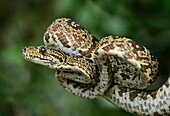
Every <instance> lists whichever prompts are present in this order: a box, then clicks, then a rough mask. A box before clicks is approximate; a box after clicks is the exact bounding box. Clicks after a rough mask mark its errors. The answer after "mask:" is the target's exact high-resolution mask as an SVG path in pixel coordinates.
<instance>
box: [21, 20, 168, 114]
mask: <svg viewBox="0 0 170 116" xmlns="http://www.w3.org/2000/svg"><path fill="white" fill-rule="evenodd" d="M43 41H44V45H39V46H28V47H24V48H23V49H22V54H23V57H24V58H25V59H26V60H28V61H30V62H33V63H37V64H41V65H44V66H47V67H49V68H51V69H54V70H56V73H55V77H56V79H57V80H58V81H59V82H60V85H61V86H62V87H64V89H65V90H67V91H68V92H70V93H72V94H74V95H76V96H79V97H83V98H88V99H95V98H98V97H103V98H104V99H106V100H108V101H109V102H111V103H112V104H114V105H116V106H118V107H120V108H122V109H124V110H125V111H127V112H130V113H133V114H136V115H151V116H157V115H168V114H170V77H169V78H168V79H167V81H166V82H165V83H164V84H163V85H162V86H161V87H160V88H158V89H156V90H148V89H147V88H148V87H149V86H150V85H151V84H152V83H153V82H154V81H155V80H156V79H157V77H158V74H159V63H158V61H157V58H156V57H155V56H154V55H153V54H152V53H151V52H150V51H149V50H148V49H147V48H146V47H144V46H142V45H140V44H138V43H137V42H135V41H133V40H132V39H129V38H126V37H120V36H113V35H109V36H106V37H104V38H102V39H100V40H98V39H97V38H96V37H95V36H93V35H92V34H91V33H90V32H89V31H87V29H86V28H84V27H83V26H81V25H79V24H78V23H76V22H75V21H73V20H71V19H69V18H59V19H56V20H55V21H54V22H53V23H52V24H51V25H50V26H49V27H48V28H47V31H46V32H45V33H44V37H43Z"/></svg>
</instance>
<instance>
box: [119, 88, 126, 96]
mask: <svg viewBox="0 0 170 116" xmlns="http://www.w3.org/2000/svg"><path fill="white" fill-rule="evenodd" d="M126 92H127V88H121V90H120V91H118V93H119V95H120V96H121V97H122V96H123V93H126Z"/></svg>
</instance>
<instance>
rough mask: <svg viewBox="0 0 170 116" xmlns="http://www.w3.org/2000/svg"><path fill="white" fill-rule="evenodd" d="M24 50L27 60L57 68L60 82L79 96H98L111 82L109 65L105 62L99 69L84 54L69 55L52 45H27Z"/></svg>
mask: <svg viewBox="0 0 170 116" xmlns="http://www.w3.org/2000/svg"><path fill="white" fill-rule="evenodd" d="M22 52H23V57H24V58H25V59H26V60H28V61H31V62H34V63H37V64H41V65H44V66H48V67H49V68H52V69H55V70H57V72H56V78H57V79H58V80H59V81H60V84H61V85H62V86H63V87H64V88H65V89H66V90H68V91H69V92H71V93H73V94H75V95H77V96H81V97H85V98H90V99H93V98H97V97H99V96H101V95H103V93H104V91H105V90H107V89H108V87H109V86H110V84H111V80H110V79H109V77H108V76H109V74H108V73H109V71H108V67H107V65H104V64H103V65H102V67H100V69H98V67H97V66H96V65H95V64H94V63H93V62H92V61H91V60H89V59H86V58H83V57H82V56H69V55H68V54H66V53H64V52H62V51H61V50H59V49H56V48H55V49H54V48H53V47H51V46H30V47H25V48H24V49H22ZM104 62H105V61H104ZM106 64H107V63H106ZM99 70H101V72H100V73H99ZM99 77H102V78H99Z"/></svg>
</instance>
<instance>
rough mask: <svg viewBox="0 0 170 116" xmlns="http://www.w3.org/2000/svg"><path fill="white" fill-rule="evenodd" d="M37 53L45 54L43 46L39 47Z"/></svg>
mask: <svg viewBox="0 0 170 116" xmlns="http://www.w3.org/2000/svg"><path fill="white" fill-rule="evenodd" d="M39 52H40V53H42V54H43V53H45V52H46V48H45V47H44V46H41V47H40V49H39Z"/></svg>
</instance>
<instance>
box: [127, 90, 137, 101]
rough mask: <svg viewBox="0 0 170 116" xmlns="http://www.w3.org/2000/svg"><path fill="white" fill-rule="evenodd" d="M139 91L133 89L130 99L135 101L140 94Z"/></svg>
mask: <svg viewBox="0 0 170 116" xmlns="http://www.w3.org/2000/svg"><path fill="white" fill-rule="evenodd" d="M138 93H139V92H137V91H133V92H132V93H130V94H129V99H130V100H131V101H133V100H134V99H135V98H136V97H137V96H138Z"/></svg>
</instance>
